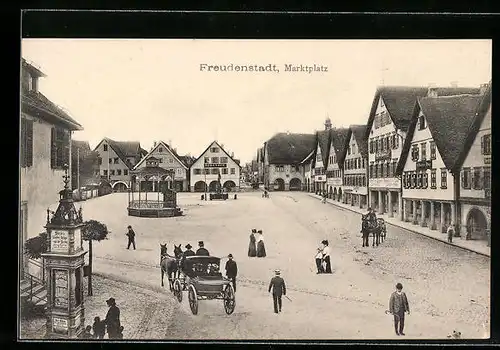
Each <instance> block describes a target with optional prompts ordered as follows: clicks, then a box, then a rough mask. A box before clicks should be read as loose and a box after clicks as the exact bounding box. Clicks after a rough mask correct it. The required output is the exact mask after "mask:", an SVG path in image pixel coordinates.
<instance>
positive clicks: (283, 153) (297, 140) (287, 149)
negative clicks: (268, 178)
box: [267, 133, 316, 164]
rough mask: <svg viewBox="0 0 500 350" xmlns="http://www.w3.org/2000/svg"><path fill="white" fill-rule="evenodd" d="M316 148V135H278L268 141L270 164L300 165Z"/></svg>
mask: <svg viewBox="0 0 500 350" xmlns="http://www.w3.org/2000/svg"><path fill="white" fill-rule="evenodd" d="M315 146H316V135H315V134H291V133H278V134H276V135H274V136H273V137H271V138H270V139H269V140H268V141H267V149H268V152H269V154H268V156H269V163H270V164H298V163H300V162H301V161H302V160H303V159H304V158H305V157H306V156H307V155H308V154H309V153H310V152H311V150H313V149H314V147H315Z"/></svg>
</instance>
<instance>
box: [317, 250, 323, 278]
mask: <svg viewBox="0 0 500 350" xmlns="http://www.w3.org/2000/svg"><path fill="white" fill-rule="evenodd" d="M322 262H323V248H322V247H319V248H318V252H317V253H316V268H317V269H318V272H316V274H319V273H324V272H325V269H323V264H322Z"/></svg>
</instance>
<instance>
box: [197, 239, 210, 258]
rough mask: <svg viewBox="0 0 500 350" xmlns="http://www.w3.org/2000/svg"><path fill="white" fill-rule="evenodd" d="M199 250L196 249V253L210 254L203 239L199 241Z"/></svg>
mask: <svg viewBox="0 0 500 350" xmlns="http://www.w3.org/2000/svg"><path fill="white" fill-rule="evenodd" d="M198 247H199V248H198V250H197V251H196V255H203V256H210V253H209V252H208V250H206V249H205V244H204V243H203V241H199V242H198Z"/></svg>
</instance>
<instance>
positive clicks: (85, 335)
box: [82, 326, 94, 339]
mask: <svg viewBox="0 0 500 350" xmlns="http://www.w3.org/2000/svg"><path fill="white" fill-rule="evenodd" d="M91 330H92V327H91V326H87V327H85V331H84V332H83V333H82V339H92V338H93V337H94V336H93V335H92V333H90V331H91Z"/></svg>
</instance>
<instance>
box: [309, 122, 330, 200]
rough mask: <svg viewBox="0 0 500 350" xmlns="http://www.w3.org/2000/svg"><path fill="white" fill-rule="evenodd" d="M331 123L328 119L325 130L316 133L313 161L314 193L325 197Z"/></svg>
mask: <svg viewBox="0 0 500 350" xmlns="http://www.w3.org/2000/svg"><path fill="white" fill-rule="evenodd" d="M331 128H332V122H331V120H330V118H327V119H326V121H325V130H321V131H317V132H316V146H315V148H316V152H315V157H314V159H313V169H314V192H315V193H318V194H321V195H326V194H327V186H326V167H327V166H328V157H329V154H330V130H331Z"/></svg>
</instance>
